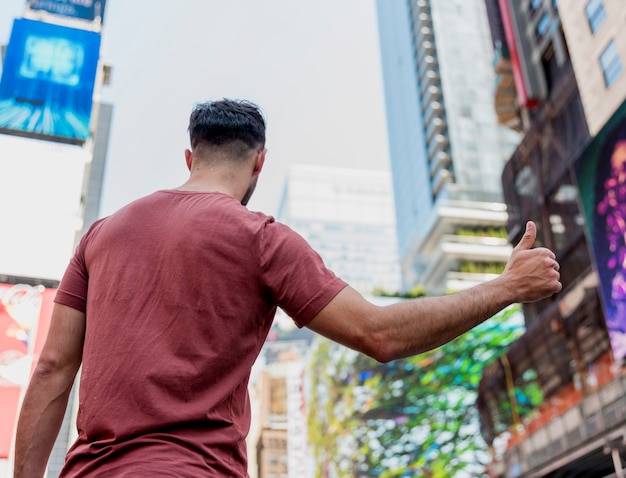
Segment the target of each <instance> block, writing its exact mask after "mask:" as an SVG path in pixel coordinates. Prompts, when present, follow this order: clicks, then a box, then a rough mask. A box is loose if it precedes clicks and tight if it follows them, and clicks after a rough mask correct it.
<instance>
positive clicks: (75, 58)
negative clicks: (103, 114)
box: [0, 19, 100, 143]
mask: <svg viewBox="0 0 626 478" xmlns="http://www.w3.org/2000/svg"><path fill="white" fill-rule="evenodd" d="M99 55H100V35H99V34H98V33H94V32H91V31H87V30H78V29H74V28H68V27H62V26H59V25H53V24H50V23H42V22H36V21H32V20H26V19H18V20H15V22H14V23H13V30H12V32H11V38H10V40H9V44H8V46H7V49H6V55H5V59H4V65H3V68H2V78H1V79H0V130H2V131H4V132H15V133H17V134H23V135H28V136H45V137H52V138H57V139H59V140H64V141H69V142H76V143H80V142H83V141H84V140H86V139H87V138H88V137H89V134H90V133H89V121H90V118H91V108H92V99H93V90H94V86H95V81H96V72H97V69H98V58H99Z"/></svg>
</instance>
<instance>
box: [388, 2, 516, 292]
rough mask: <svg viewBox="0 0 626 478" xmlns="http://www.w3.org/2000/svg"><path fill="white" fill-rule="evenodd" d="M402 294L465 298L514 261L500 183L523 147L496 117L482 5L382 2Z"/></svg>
mask: <svg viewBox="0 0 626 478" xmlns="http://www.w3.org/2000/svg"><path fill="white" fill-rule="evenodd" d="M377 5H378V19H379V31H380V41H381V52H382V65H383V73H384V86H385V99H386V108H387V122H388V130H389V145H390V146H389V147H390V157H391V170H392V173H393V184H394V194H395V206H396V221H397V231H398V243H399V255H400V260H401V265H402V277H403V286H404V288H410V287H411V286H413V285H418V284H419V285H423V286H424V287H425V288H426V290H427V291H430V292H437V293H439V292H445V291H446V290H458V289H463V288H466V287H468V286H471V285H474V284H476V283H478V282H483V281H485V280H488V279H490V278H492V277H493V275H492V274H493V273H498V272H500V271H501V270H502V267H503V265H504V263H505V262H506V259H507V258H508V255H509V254H510V246H509V242H508V241H507V239H506V234H505V231H504V225H505V224H506V221H507V212H506V208H505V206H504V204H503V202H502V185H501V180H500V176H501V173H502V168H503V166H504V163H505V161H506V159H507V158H508V157H509V155H510V153H511V151H512V150H513V149H514V147H515V145H516V144H517V143H518V141H519V136H518V134H517V133H516V132H515V131H512V130H510V129H508V128H505V127H503V126H501V125H500V124H499V123H498V118H497V116H496V113H495V112H494V108H493V87H494V86H493V85H494V78H495V74H494V71H493V67H492V59H493V48H491V45H490V39H489V30H488V23H487V16H486V11H485V4H484V2H483V1H482V0H378V2H377Z"/></svg>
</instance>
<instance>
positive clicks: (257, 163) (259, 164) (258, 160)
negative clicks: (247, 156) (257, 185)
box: [252, 148, 267, 176]
mask: <svg viewBox="0 0 626 478" xmlns="http://www.w3.org/2000/svg"><path fill="white" fill-rule="evenodd" d="M266 152H267V150H266V149H265V148H263V149H262V150H261V151H259V152H258V153H257V154H256V156H255V157H254V169H253V170H252V174H253V175H255V176H258V175H259V173H260V172H261V170H262V169H263V164H265V153H266Z"/></svg>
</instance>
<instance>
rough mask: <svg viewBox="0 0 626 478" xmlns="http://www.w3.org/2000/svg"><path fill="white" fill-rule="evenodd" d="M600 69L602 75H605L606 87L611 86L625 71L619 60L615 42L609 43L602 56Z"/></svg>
mask: <svg viewBox="0 0 626 478" xmlns="http://www.w3.org/2000/svg"><path fill="white" fill-rule="evenodd" d="M600 67H601V68H602V73H604V82H605V83H606V86H611V85H612V84H613V83H614V82H615V80H616V79H617V77H618V76H619V75H620V74H621V73H622V70H623V69H624V68H623V67H622V62H621V61H620V59H619V54H618V52H617V46H616V45H615V42H614V41H613V40H611V41H610V42H609V44H608V46H607V47H606V48H605V49H604V51H603V52H602V54H601V55H600Z"/></svg>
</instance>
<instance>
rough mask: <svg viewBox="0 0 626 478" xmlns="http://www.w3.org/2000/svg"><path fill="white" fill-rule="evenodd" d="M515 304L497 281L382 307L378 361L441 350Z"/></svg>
mask: <svg viewBox="0 0 626 478" xmlns="http://www.w3.org/2000/svg"><path fill="white" fill-rule="evenodd" d="M513 302H514V294H513V293H512V292H511V291H510V290H509V289H508V288H507V287H506V285H505V283H504V282H503V281H502V280H501V279H500V278H496V279H494V280H492V281H490V282H487V283H484V284H481V285H479V286H476V287H473V288H472V289H468V290H465V291H461V292H457V293H455V294H449V295H445V296H437V297H423V298H419V299H414V300H410V301H405V302H399V303H396V304H392V305H389V306H386V307H382V308H381V309H380V318H379V319H378V320H377V321H376V324H375V326H376V328H377V330H376V332H375V335H376V336H378V337H379V340H378V343H379V344H381V346H382V350H381V351H380V352H379V353H380V354H381V357H380V358H379V360H381V361H388V360H395V359H399V358H403V357H408V356H411V355H415V354H419V353H423V352H426V351H428V350H431V349H434V348H436V347H439V346H441V345H443V344H445V343H447V342H449V341H451V340H453V339H455V338H456V337H458V336H459V335H461V334H463V333H465V332H467V331H468V330H470V329H472V328H473V327H475V326H476V325H478V324H480V323H482V322H484V321H485V320H487V319H489V318H490V317H492V316H494V315H495V314H497V313H498V312H500V311H501V310H502V309H504V308H505V307H507V306H509V305H511V304H512V303H513ZM383 344H384V345H383Z"/></svg>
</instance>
